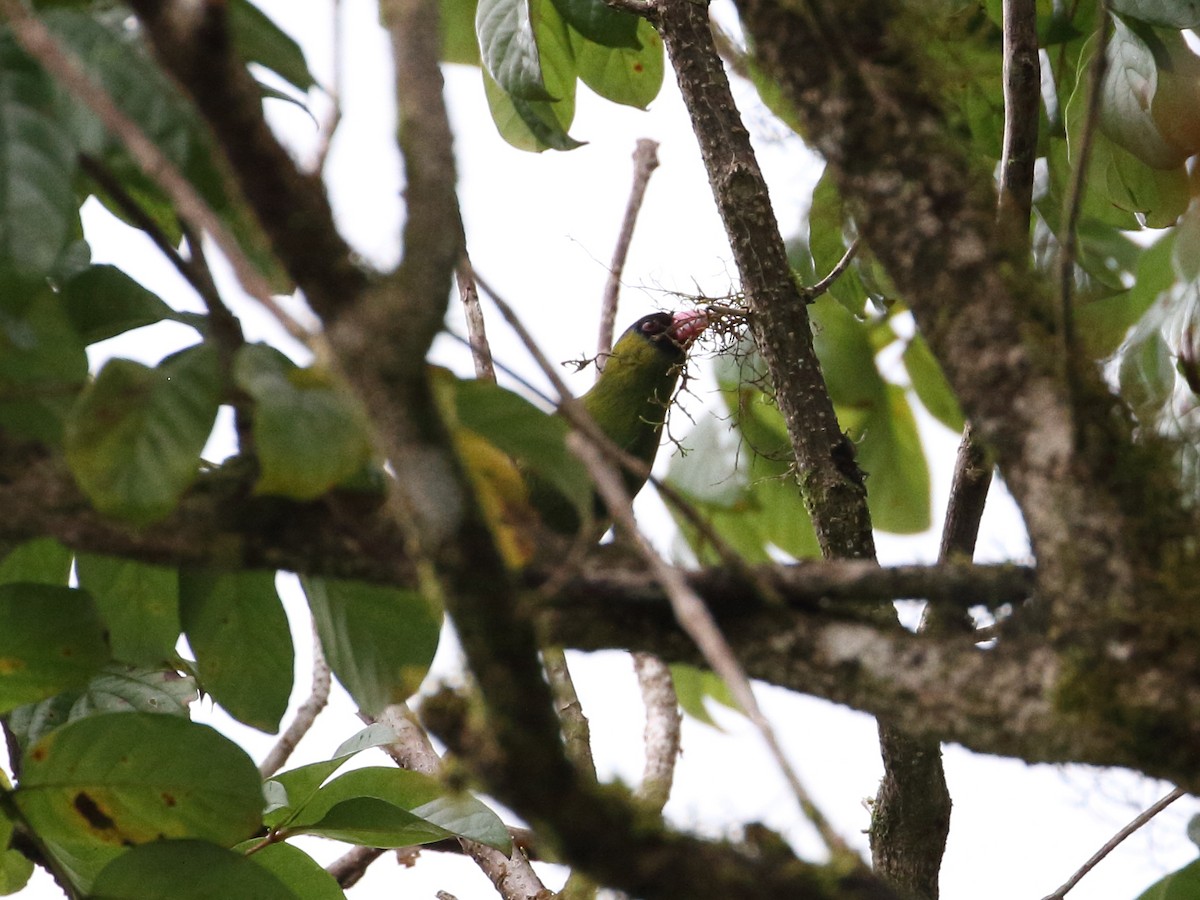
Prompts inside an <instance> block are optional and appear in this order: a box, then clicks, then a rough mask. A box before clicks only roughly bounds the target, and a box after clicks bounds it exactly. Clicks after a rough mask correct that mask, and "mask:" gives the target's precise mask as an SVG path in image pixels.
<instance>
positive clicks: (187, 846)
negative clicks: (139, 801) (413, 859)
mask: <svg viewBox="0 0 1200 900" xmlns="http://www.w3.org/2000/svg"><path fill="white" fill-rule="evenodd" d="M297 852H299V851H297ZM88 896H89V897H91V898H93V900H211V898H213V897H220V898H222V900H297V898H298V897H299V896H300V895H299V894H296V893H294V892H293V891H292V890H290V889H289V888H288V887H287V886H286V885H285V884H284V882H283V881H282V880H281V879H280V878H278V877H277V876H276V875H275V874H274V873H273V872H271V871H270V870H269V869H268V868H267V867H266V866H264V865H257V864H255V862H253V861H252V860H250V859H247V858H246V857H245V856H243V855H241V854H240V853H235V852H233V851H232V850H226V849H225V848H224V847H218V846H217V845H215V844H211V843H208V842H207V841H195V840H164V841H154V842H152V843H149V844H142V845H141V846H139V847H134V848H133V849H132V850H128V851H126V852H125V853H122V854H121V855H120V856H118V857H117V858H116V859H114V860H113V861H112V862H110V863H109V864H108V865H107V866H105V867H104V869H103V870H102V871H101V872H100V874H99V875H97V876H96V881H95V884H94V885H93V887H92V890H91V892H90V893H89V895H88ZM334 896H337V895H334Z"/></svg>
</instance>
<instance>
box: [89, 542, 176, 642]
mask: <svg viewBox="0 0 1200 900" xmlns="http://www.w3.org/2000/svg"><path fill="white" fill-rule="evenodd" d="M76 571H77V573H78V576H79V586H80V587H82V588H84V589H85V590H86V591H88V593H90V594H91V595H92V598H93V599H94V600H95V601H96V605H97V606H98V607H99V608H100V612H101V615H103V616H104V621H105V624H106V625H107V626H108V633H109V639H110V640H111V642H112V648H113V656H115V657H116V658H117V659H120V660H123V661H125V662H131V663H145V664H147V665H156V664H158V663H161V662H163V661H165V660H168V659H171V658H172V657H173V656H174V655H175V644H176V642H177V641H178V640H179V631H180V624H179V577H178V575H177V574H176V572H175V570H174V569H168V568H166V567H165V566H154V565H149V564H147V563H140V562H135V561H133V560H128V559H118V558H116V557H111V556H96V555H93V554H89V553H83V554H80V556H79V558H78V560H77V561H76Z"/></svg>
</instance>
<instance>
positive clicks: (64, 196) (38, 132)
mask: <svg viewBox="0 0 1200 900" xmlns="http://www.w3.org/2000/svg"><path fill="white" fill-rule="evenodd" d="M52 97H53V92H52V89H51V87H50V82H49V81H48V80H47V79H46V76H45V75H43V74H42V73H41V72H40V71H37V70H31V69H30V67H29V64H28V62H27V60H24V59H22V58H20V57H18V56H17V55H16V54H14V52H13V51H12V50H8V51H7V52H3V53H0V276H3V277H4V279H5V280H8V279H10V278H12V277H13V276H14V275H15V276H17V277H19V278H24V279H36V278H38V277H41V276H45V275H48V274H49V273H50V272H51V271H53V269H54V267H55V264H56V263H57V261H58V258H59V255H60V254H61V253H62V252H63V250H65V249H66V247H67V245H68V243H69V242H70V241H71V239H72V237H73V233H74V230H75V227H74V226H75V224H76V223H77V221H78V212H77V209H76V203H75V193H74V191H73V190H72V189H71V185H72V182H73V180H74V178H75V160H76V147H75V143H74V141H73V140H72V138H71V135H70V133H69V132H68V131H67V130H66V129H65V128H64V127H63V125H62V124H61V123H60V122H59V121H58V120H57V119H56V118H55V117H53V116H52V115H51V114H50V112H49V110H48V107H49V105H50V102H51V100H52Z"/></svg>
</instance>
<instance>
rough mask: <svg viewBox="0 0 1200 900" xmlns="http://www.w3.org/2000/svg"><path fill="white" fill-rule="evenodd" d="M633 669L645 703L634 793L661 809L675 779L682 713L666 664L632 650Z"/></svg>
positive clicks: (657, 810)
mask: <svg viewBox="0 0 1200 900" xmlns="http://www.w3.org/2000/svg"><path fill="white" fill-rule="evenodd" d="M633 669H634V672H636V673H637V679H638V687H639V688H641V691H642V702H643V703H645V704H646V727H645V729H644V730H643V732H642V744H643V745H644V746H645V748H646V764H645V766H644V767H643V768H642V783H641V784H640V785H639V786H638V790H637V795H638V797H639V798H640V799H642V800H643V801H645V803H646V805H647V806H649V807H650V808H651V809H653V810H654V811H655V812H661V811H662V808H663V807H664V806H666V805H667V800H668V799H670V796H671V786H672V784H673V783H674V781H675V762H676V760H678V759H679V746H680V743H679V742H680V726H681V725H682V722H683V716H682V714H681V713H680V712H679V698H678V697H677V696H676V694H675V683H674V681H673V680H672V678H671V669H670V667H669V666H667V664H666V663H664V662H663V661H662V660H661V659H659V658H658V657H657V656H654V655H653V654H650V653H635V654H633Z"/></svg>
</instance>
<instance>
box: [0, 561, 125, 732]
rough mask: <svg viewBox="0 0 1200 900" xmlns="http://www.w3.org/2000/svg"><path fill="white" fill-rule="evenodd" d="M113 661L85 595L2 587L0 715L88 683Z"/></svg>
mask: <svg viewBox="0 0 1200 900" xmlns="http://www.w3.org/2000/svg"><path fill="white" fill-rule="evenodd" d="M108 659H109V650H108V642H107V640H106V639H105V634H104V623H103V622H102V621H101V620H100V616H99V614H98V613H97V611H96V607H95V604H94V603H92V598H91V597H89V596H88V595H87V594H86V593H84V592H83V591H78V590H74V589H72V588H68V587H58V586H54V585H48V584H28V583H18V584H4V585H0V715H3V714H4V713H7V712H9V711H10V710H13V709H16V708H17V707H18V706H23V705H25V704H27V703H33V702H35V701H37V700H42V699H43V698H45V697H50V696H53V695H54V694H57V693H59V692H60V691H64V690H66V689H68V688H72V687H76V686H78V685H81V684H84V683H86V682H87V680H88V679H89V678H90V677H91V676H92V675H94V674H95V672H96V670H97V669H99V668H100V666H102V665H103V664H104V663H105V662H107V661H108Z"/></svg>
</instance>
